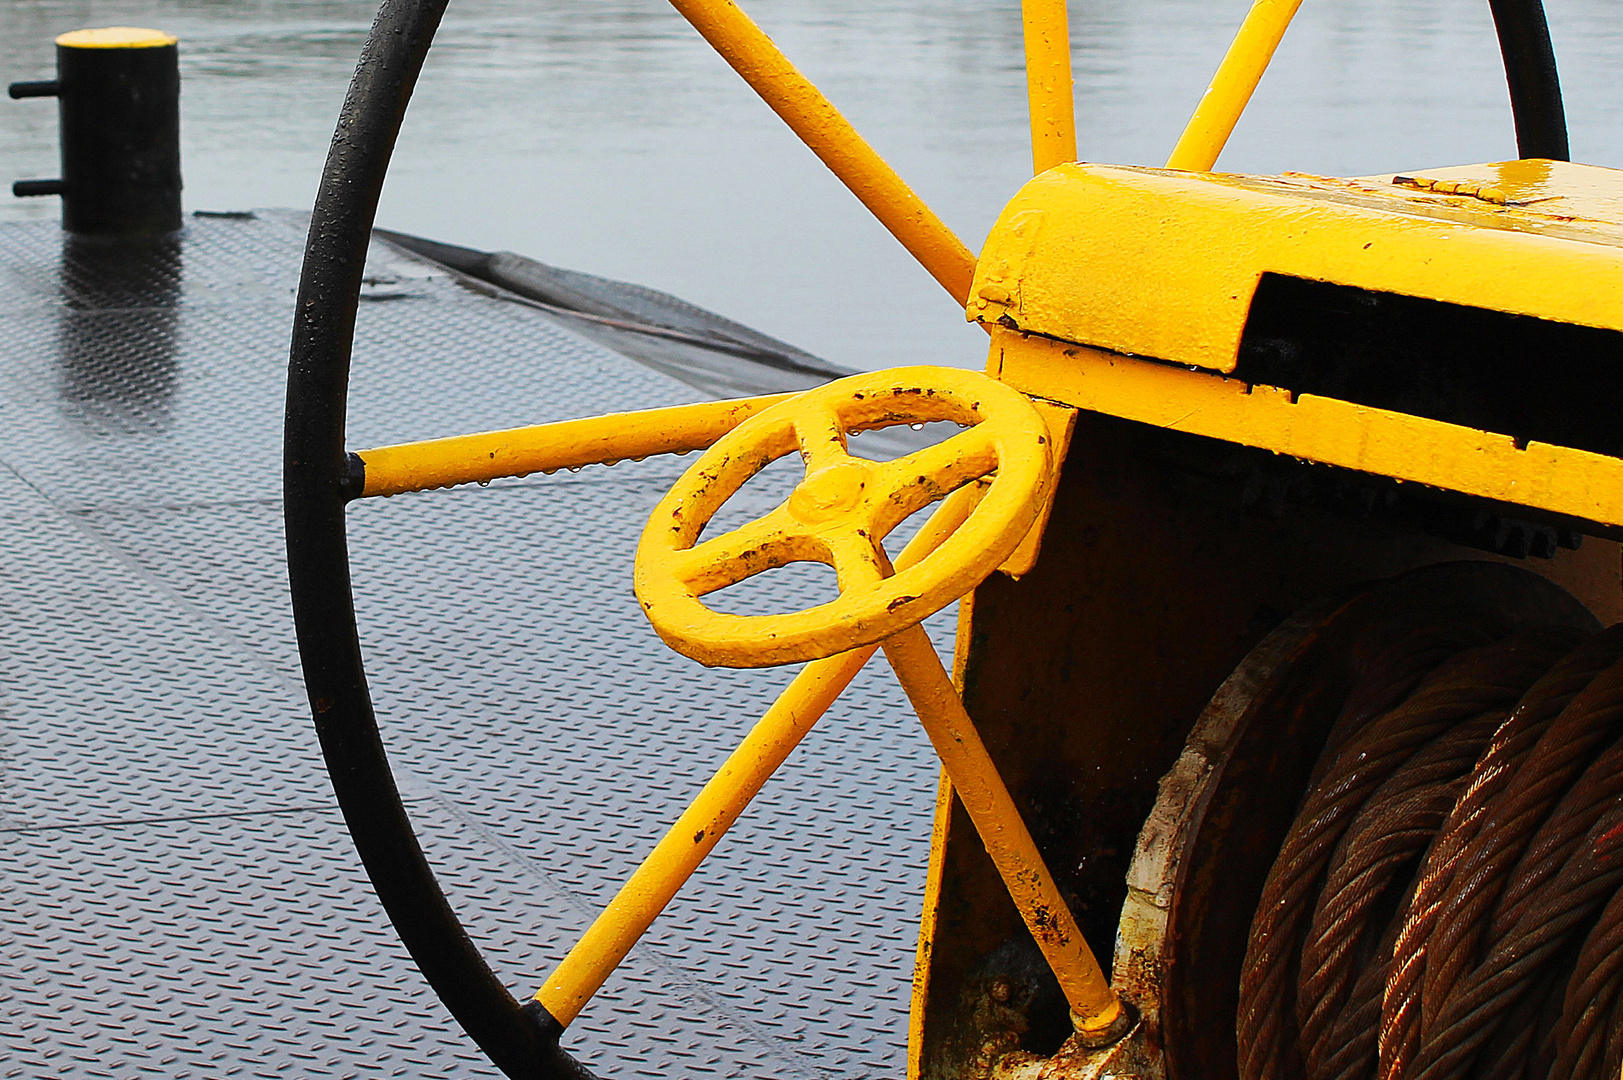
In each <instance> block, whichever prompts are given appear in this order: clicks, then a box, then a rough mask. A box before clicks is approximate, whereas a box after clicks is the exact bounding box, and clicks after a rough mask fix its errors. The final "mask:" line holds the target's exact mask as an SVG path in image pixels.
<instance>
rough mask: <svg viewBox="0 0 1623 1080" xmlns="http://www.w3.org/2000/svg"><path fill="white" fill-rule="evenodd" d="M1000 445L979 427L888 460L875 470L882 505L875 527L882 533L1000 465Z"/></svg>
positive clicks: (875, 492)
mask: <svg viewBox="0 0 1623 1080" xmlns="http://www.w3.org/2000/svg"><path fill="white" fill-rule="evenodd" d="M997 466H998V459H997V446H996V444H994V443H993V442H992V440H991V438H990V437H989V436H988V435H987V433H986V432H984V431H982V430H980V429H979V428H978V427H974V428H970V429H969V430H968V431H960V432H959V433H958V434H956V435H954V436H952V438H950V439H943V440H942V441H941V442H938V443H936V444H935V445H934V446H926V447H925V448H924V449H922V450H915V451H914V452H913V453H911V454H908V455H907V456H906V457H900V458H897V459H896V460H895V461H887V462H886V463H885V464H883V465H881V466H879V468H878V469H877V470H875V472H876V475H875V476H874V478H873V480H872V482H871V483H872V489H873V491H874V497H875V498H876V499H883V500H884V501H883V502H881V503H877V504H876V505H877V506H878V507H879V508H880V509H879V512H878V514H877V520H876V521H875V522H874V528H875V530H876V533H877V535H878V536H880V537H883V536H885V535H886V534H887V533H889V532H890V530H891V529H893V528H895V527H896V526H897V525H898V524H899V523H901V522H902V521H904V520H905V519H906V518H907V517H908V515H909V514H912V513H915V512H916V511H918V510H920V509H922V508H924V507H926V506H928V505H929V504H930V503H932V502H934V501H935V500H937V499H939V498H941V497H942V496H943V495H946V494H947V493H949V492H952V491H956V490H957V489H958V488H960V487H962V486H963V485H965V484H967V483H969V482H970V481H971V480H978V479H980V478H981V477H983V476H985V475H986V474H987V473H990V472H992V471H994V470H995V469H997Z"/></svg>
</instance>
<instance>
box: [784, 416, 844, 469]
mask: <svg viewBox="0 0 1623 1080" xmlns="http://www.w3.org/2000/svg"><path fill="white" fill-rule="evenodd" d="M795 437H796V438H797V439H798V440H799V441H800V459H801V460H802V461H804V462H805V463H806V472H807V473H808V474H809V473H813V472H816V471H817V470H818V469H821V468H823V467H825V466H828V465H833V464H836V463H837V462H841V461H849V460H850V458H851V454H850V451H849V450H848V449H847V446H846V441H845V425H844V424H842V423H841V422H840V418H839V417H838V416H836V415H835V414H834V410H833V409H818V410H817V411H816V412H814V413H811V414H809V415H805V416H797V417H796V418H795Z"/></svg>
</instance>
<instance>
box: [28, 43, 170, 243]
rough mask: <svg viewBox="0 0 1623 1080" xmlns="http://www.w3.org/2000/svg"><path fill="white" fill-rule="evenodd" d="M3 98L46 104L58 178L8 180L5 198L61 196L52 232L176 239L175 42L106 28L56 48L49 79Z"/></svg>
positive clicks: (128, 237)
mask: <svg viewBox="0 0 1623 1080" xmlns="http://www.w3.org/2000/svg"><path fill="white" fill-rule="evenodd" d="M10 93H11V96H12V97H13V98H29V97H54V98H56V99H57V103H58V110H59V113H60V116H61V123H62V135H61V141H62V176H61V179H58V180H18V181H17V182H16V183H14V184H12V186H11V192H12V194H13V195H18V196H26V195H60V196H62V227H63V228H64V229H66V230H67V231H68V232H71V233H76V234H79V235H83V236H103V237H108V238H117V239H141V238H150V237H159V236H167V235H169V234H171V233H174V232H176V231H178V230H179V229H180V224H181V216H180V66H179V50H178V49H177V48H176V39H175V37H174V36H173V35H171V34H166V33H163V32H162V31H159V30H139V29H134V28H132V27H127V26H111V27H104V28H101V29H96V30H75V31H73V32H71V33H67V34H63V35H62V36H60V37H58V38H57V39H56V79H55V80H52V81H45V82H15V83H12V84H11V88H10Z"/></svg>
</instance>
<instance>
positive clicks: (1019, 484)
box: [633, 367, 1050, 667]
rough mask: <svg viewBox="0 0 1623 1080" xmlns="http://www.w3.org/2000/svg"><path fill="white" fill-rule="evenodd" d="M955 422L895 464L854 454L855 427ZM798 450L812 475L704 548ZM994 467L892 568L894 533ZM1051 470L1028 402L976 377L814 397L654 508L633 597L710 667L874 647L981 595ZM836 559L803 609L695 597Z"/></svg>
mask: <svg viewBox="0 0 1623 1080" xmlns="http://www.w3.org/2000/svg"><path fill="white" fill-rule="evenodd" d="M942 420H944V421H952V422H956V423H958V424H960V425H965V426H967V427H968V430H966V431H961V432H959V433H958V434H956V435H953V436H951V437H950V438H948V439H946V440H944V441H942V442H940V443H937V444H935V445H934V446H929V447H926V448H924V449H922V450H918V451H915V452H914V453H911V454H908V455H906V456H905V457H901V458H898V459H896V460H895V461H889V462H882V463H880V462H869V461H864V460H862V459H859V458H853V457H851V456H850V454H849V453H847V451H846V445H845V439H846V433H847V432H849V431H859V430H863V429H865V428H871V427H879V426H885V425H889V424H896V423H926V422H930V421H942ZM797 449H798V450H799V453H800V457H801V459H802V460H803V462H804V463H805V468H806V475H805V479H803V480H802V481H801V482H800V484H799V485H798V486H797V487H796V489H795V491H794V492H793V493H792V494H791V495H790V497H789V499H788V500H787V501H786V502H785V503H784V504H783V505H781V506H779V507H777V508H776V509H774V510H772V511H771V512H770V513H768V514H767V515H766V516H765V517H763V518H760V519H759V520H757V521H754V522H751V523H749V524H747V525H743V526H741V527H739V528H737V529H734V530H732V531H730V532H727V533H724V534H722V535H720V536H716V537H713V538H709V539H706V540H705V541H704V542H703V543H700V542H699V535H700V532H701V531H702V530H703V529H704V528H705V526H706V525H707V524H708V523H709V521H710V519H711V518H712V516H714V515H715V513H716V512H717V511H718V510H719V509H720V508H721V506H722V504H723V503H724V502H725V501H726V500H727V499H728V498H729V497H730V496H731V495H732V494H733V493H734V492H735V491H737V490H738V489H739V488H740V487H742V486H743V484H744V483H745V482H746V481H747V480H748V479H749V478H750V477H752V476H754V475H755V474H756V473H757V472H759V471H760V470H761V469H762V468H764V467H765V466H766V465H767V464H769V463H770V462H772V461H774V460H776V459H778V458H781V457H784V456H786V455H788V454H791V453H793V452H795V451H796V450H797ZM985 476H992V477H993V479H992V482H991V485H990V486H989V488H988V490H987V492H986V494H985V495H984V497H983V498H982V500H981V503H980V505H979V506H978V507H977V508H976V510H975V513H974V514H973V515H972V516H971V517H970V519H969V521H968V522H966V523H965V524H964V526H963V527H962V528H961V529H959V530H958V531H957V532H956V533H954V534H953V536H952V537H950V538H949V539H948V540H947V541H946V542H945V543H944V544H943V545H942V546H941V549H940V550H939V551H938V552H936V553H935V555H933V556H932V557H931V558H929V559H927V560H925V561H924V562H922V563H920V564H919V565H918V566H915V567H912V568H911V569H909V570H906V571H903V572H900V573H896V574H894V575H893V574H891V572H890V567H889V565H888V562H887V560H886V557H885V554H884V551H883V548H882V547H881V544H882V542H883V541H884V539H885V537H886V536H888V535H889V534H890V532H891V530H893V529H894V528H896V526H898V525H900V524H901V523H902V521H904V520H905V519H906V518H907V517H909V516H910V515H912V514H913V513H915V512H917V511H919V510H921V509H923V508H924V507H925V506H927V505H929V504H930V503H932V502H934V501H935V500H936V499H939V498H941V497H942V496H943V495H945V494H946V493H948V492H950V491H953V490H955V489H957V488H960V487H962V486H963V485H965V484H968V483H970V482H972V481H975V480H977V479H979V478H981V477H985ZM1049 476H1050V454H1049V446H1048V430H1047V427H1046V426H1045V425H1044V423H1043V420H1042V418H1041V417H1040V416H1039V415H1038V413H1037V411H1036V410H1035V409H1034V408H1033V407H1032V405H1031V403H1030V402H1029V401H1027V400H1026V399H1025V398H1024V397H1023V396H1021V395H1020V394H1018V393H1016V392H1015V391H1013V390H1010V389H1009V388H1008V387H1006V386H1003V385H1002V384H1000V383H998V382H995V381H994V380H992V379H988V378H987V377H986V376H985V375H982V374H980V373H979V372H973V371H964V370H962V369H960V368H935V367H907V368H892V369H890V370H888V371H877V372H870V373H865V374H861V375H852V376H849V377H847V378H844V379H840V380H838V381H836V382H832V383H828V384H826V385H824V386H820V387H818V388H816V389H815V390H808V391H806V392H805V393H803V394H800V395H799V396H797V397H795V398H794V399H792V400H790V401H786V402H784V403H782V404H780V405H777V406H775V407H773V408H772V409H769V410H767V411H766V412H763V413H761V414H760V415H758V416H755V417H752V418H751V419H749V420H748V421H746V422H744V423H743V424H740V425H739V426H738V427H737V428H735V429H734V430H733V431H731V432H729V433H728V434H727V435H724V436H723V437H722V438H721V439H720V440H718V441H717V442H716V444H715V445H714V446H712V447H711V448H710V449H709V450H707V451H706V452H705V454H704V456H702V457H701V458H700V459H699V460H698V461H697V462H695V463H694V464H693V466H692V467H691V468H690V469H689V470H688V471H687V473H686V474H684V475H683V477H682V478H681V480H679V481H678V482H677V484H676V486H675V487H673V488H672V489H671V491H670V492H669V493H668V494H667V495H666V496H665V498H664V499H662V500H661V501H660V503H659V505H658V506H657V507H655V509H654V513H653V515H652V516H651V517H650V519H649V521H648V526H647V528H646V529H644V530H643V534H642V540H641V542H640V543H639V545H638V547H637V566H636V572H635V575H634V579H633V580H634V584H635V587H636V591H637V597H638V599H639V600H641V602H642V605H643V610H644V611H645V612H646V613H647V615H648V619H649V621H650V622H652V623H653V624H654V628H655V629H656V630H657V631H658V632H659V635H660V637H662V638H664V640H665V642H666V644H668V645H670V646H671V647H672V648H673V649H675V650H677V651H678V652H680V653H682V654H683V655H684V656H688V657H691V658H692V659H694V660H698V661H699V662H700V663H703V664H711V665H726V666H729V667H767V666H770V665H774V664H789V663H799V662H801V661H805V660H810V659H813V658H815V657H819V656H828V655H831V654H833V653H837V652H843V651H845V650H847V649H854V648H858V647H860V646H863V645H870V644H872V643H874V642H876V641H878V640H880V639H881V638H884V637H887V636H889V635H890V634H892V633H895V632H896V631H898V630H900V629H902V628H903V627H906V626H909V625H912V624H913V623H916V622H917V621H918V620H920V619H922V618H923V617H924V616H925V615H927V614H929V613H931V612H934V611H938V610H940V609H941V608H943V607H945V606H946V605H947V604H949V603H951V602H952V601H954V600H956V599H957V598H958V597H960V596H962V595H964V594H965V593H967V592H968V591H969V590H970V589H972V588H974V587H975V586H976V585H977V584H978V583H979V582H980V581H981V580H982V579H983V578H985V577H986V575H988V574H989V573H991V572H992V571H993V570H994V569H996V568H997V567H998V565H999V564H1001V563H1002V562H1003V561H1004V560H1005V559H1007V558H1008V557H1009V556H1010V555H1011V554H1013V552H1014V550H1015V548H1016V547H1017V546H1018V545H1019V543H1020V541H1021V540H1022V539H1023V538H1024V537H1025V535H1026V534H1027V533H1028V532H1029V531H1030V530H1031V527H1032V524H1033V523H1034V522H1035V520H1036V517H1037V514H1038V511H1039V509H1040V506H1041V502H1042V499H1043V496H1044V494H1045V492H1046V491H1047V488H1048V484H1049ZM801 561H815V562H822V563H827V564H828V565H830V566H832V567H834V570H835V573H836V575H837V576H838V578H839V584H840V595H839V596H838V597H837V598H835V599H834V600H831V601H829V602H828V603H825V604H821V605H818V606H817V607H814V608H810V609H808V610H806V611H800V612H789V613H784V614H778V615H733V614H727V613H723V612H718V611H715V610H712V609H711V608H709V607H707V606H706V605H705V604H704V603H703V601H702V600H701V599H700V598H701V597H703V596H705V595H706V594H708V593H711V592H715V591H716V590H718V589H723V588H726V587H727V586H729V585H734V584H736V583H738V582H740V581H742V580H744V579H745V578H748V577H752V576H754V575H755V574H758V573H761V572H763V571H767V570H771V569H774V568H776V567H780V566H784V565H786V564H788V563H791V562H801Z"/></svg>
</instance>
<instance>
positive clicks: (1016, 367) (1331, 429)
mask: <svg viewBox="0 0 1623 1080" xmlns="http://www.w3.org/2000/svg"><path fill="white" fill-rule="evenodd" d="M989 366H990V369H991V370H993V371H995V372H996V373H997V374H998V376H999V377H1000V378H1002V379H1003V380H1004V381H1006V382H1007V383H1009V385H1011V386H1014V387H1017V388H1019V389H1021V390H1024V391H1025V392H1027V393H1029V394H1040V395H1042V396H1044V397H1049V398H1054V399H1056V400H1059V401H1063V402H1066V403H1067V404H1070V405H1075V406H1077V407H1078V408H1082V409H1089V410H1092V411H1094V412H1101V413H1106V414H1109V415H1111V416H1120V417H1124V418H1126V419H1128V420H1136V421H1139V422H1141V423H1145V424H1153V425H1155V426H1156V427H1162V428H1168V429H1171V430H1173V431H1187V432H1190V433H1192V434H1195V435H1205V436H1209V437H1211V438H1215V439H1223V440H1225V441H1228V442H1233V443H1240V444H1242V445H1244V446H1256V447H1261V448H1263V449H1265V450H1272V451H1274V452H1276V453H1280V454H1288V455H1290V456H1292V457H1296V458H1301V459H1304V460H1307V461H1317V462H1322V463H1324V464H1327V465H1340V466H1343V467H1345V468H1349V469H1357V470H1359V471H1361V472H1367V473H1373V474H1375V475H1377V476H1390V477H1394V478H1396V479H1398V480H1404V481H1412V482H1416V483H1423V484H1428V485H1431V486H1434V487H1440V488H1446V489H1448V490H1451V491H1458V492H1461V493H1463V494H1466V495H1476V496H1480V497H1482V498H1487V499H1496V500H1500V501H1503V502H1509V503H1516V504H1519V505H1522V506H1531V507H1535V508H1538V509H1541V510H1548V511H1551V512H1553V513H1557V514H1567V515H1571V516H1572V517H1576V518H1582V519H1585V520H1588V521H1595V522H1599V523H1601V524H1604V525H1619V526H1623V461H1619V460H1618V459H1616V458H1611V457H1606V456H1604V455H1602V454H1593V453H1589V452H1587V451H1583V450H1573V449H1570V448H1567V447H1560V446H1549V445H1545V444H1543V443H1537V442H1533V443H1528V444H1527V446H1526V448H1525V449H1518V448H1517V447H1516V444H1515V442H1514V441H1513V440H1512V439H1511V438H1510V436H1507V435H1494V434H1489V433H1485V432H1481V431H1475V430H1472V429H1470V428H1465V427H1460V426H1458V425H1454V424H1445V423H1443V422H1441V421H1438V420H1427V419H1424V418H1422V417H1417V416H1408V415H1405V414H1403V413H1396V412H1389V411H1387V410H1384V409H1373V408H1369V407H1367V406H1363V405H1353V404H1350V403H1348V402H1345V401H1338V400H1336V399H1334V398H1324V397H1317V396H1314V395H1312V394H1301V395H1299V396H1298V397H1297V399H1296V400H1295V401H1294V402H1293V401H1292V400H1291V395H1290V394H1289V393H1287V392H1286V391H1284V390H1278V389H1275V388H1272V387H1266V386H1247V385H1246V384H1245V383H1243V382H1240V381H1239V380H1237V379H1232V378H1225V377H1223V376H1221V375H1215V374H1208V373H1203V372H1194V371H1188V370H1182V369H1179V368H1176V367H1172V366H1170V365H1167V364H1157V363H1150V362H1146V361H1143V360H1135V359H1132V358H1130V357H1125V356H1119V355H1115V354H1111V353H1106V352H1101V351H1099V350H1096V349H1089V348H1085V347H1083V346H1079V345H1070V344H1067V343H1065V342H1060V341H1053V340H1050V339H1047V338H1041V337H1032V336H1026V335H1023V334H1019V333H1015V332H1012V331H1008V330H998V331H995V332H994V333H993V335H992V363H991V365H989Z"/></svg>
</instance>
